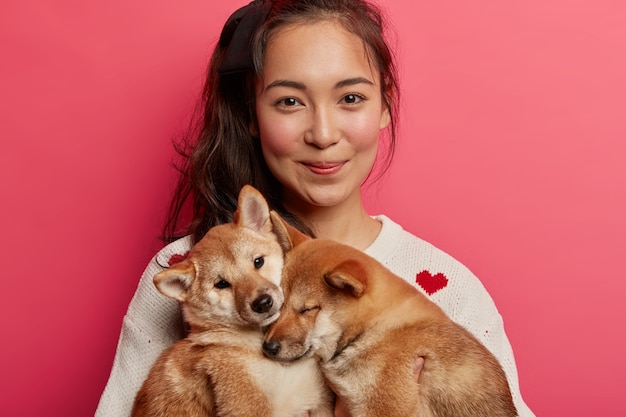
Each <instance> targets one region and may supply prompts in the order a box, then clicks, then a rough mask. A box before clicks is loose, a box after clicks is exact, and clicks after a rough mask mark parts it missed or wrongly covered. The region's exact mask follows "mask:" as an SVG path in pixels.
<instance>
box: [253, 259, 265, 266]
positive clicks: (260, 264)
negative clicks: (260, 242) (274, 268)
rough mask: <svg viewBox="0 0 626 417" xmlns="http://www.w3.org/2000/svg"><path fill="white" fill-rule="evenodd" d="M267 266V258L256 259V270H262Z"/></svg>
mask: <svg viewBox="0 0 626 417" xmlns="http://www.w3.org/2000/svg"><path fill="white" fill-rule="evenodd" d="M264 264H265V258H264V257H262V256H259V257H256V258H254V267H255V268H256V269H259V268H261V267H262V266H263V265H264Z"/></svg>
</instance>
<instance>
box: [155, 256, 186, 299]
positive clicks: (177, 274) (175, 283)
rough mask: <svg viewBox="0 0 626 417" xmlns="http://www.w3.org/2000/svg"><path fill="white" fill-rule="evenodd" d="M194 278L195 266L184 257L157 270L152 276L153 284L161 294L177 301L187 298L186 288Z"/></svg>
mask: <svg viewBox="0 0 626 417" xmlns="http://www.w3.org/2000/svg"><path fill="white" fill-rule="evenodd" d="M195 278H196V267H195V266H194V264H193V262H192V261H190V260H189V259H186V260H184V261H182V262H179V263H177V264H175V265H173V266H172V267H170V268H169V269H166V270H165V271H163V272H159V273H158V274H156V275H155V276H154V278H153V281H154V285H156V287H157V289H158V290H159V291H160V292H161V294H163V295H165V296H168V297H170V298H173V299H174V300H178V301H185V300H186V299H187V290H189V287H191V283H192V282H193V280H194V279H195Z"/></svg>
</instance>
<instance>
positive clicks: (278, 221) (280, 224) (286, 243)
mask: <svg viewBox="0 0 626 417" xmlns="http://www.w3.org/2000/svg"><path fill="white" fill-rule="evenodd" d="M270 219H271V221H272V226H273V229H272V230H273V232H274V234H275V235H276V238H277V239H278V243H279V244H280V247H281V248H283V252H288V251H290V250H291V249H293V248H294V247H295V246H298V245H299V244H300V243H302V242H304V241H306V240H309V239H311V238H310V237H309V236H307V235H305V234H304V233H302V232H300V231H299V230H298V229H296V228H295V227H293V226H292V225H290V224H289V223H287V222H286V221H285V220H283V218H282V217H280V214H278V213H276V212H275V211H274V210H272V211H271V212H270Z"/></svg>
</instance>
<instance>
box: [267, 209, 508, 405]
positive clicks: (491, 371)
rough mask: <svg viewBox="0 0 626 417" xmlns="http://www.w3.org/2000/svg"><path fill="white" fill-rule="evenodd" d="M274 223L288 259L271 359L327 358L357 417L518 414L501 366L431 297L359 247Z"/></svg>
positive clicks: (333, 380) (270, 340)
mask: <svg viewBox="0 0 626 417" xmlns="http://www.w3.org/2000/svg"><path fill="white" fill-rule="evenodd" d="M273 221H274V223H275V230H276V232H277V235H278V237H279V241H281V243H282V245H284V246H285V248H286V249H287V250H288V251H287V252H286V255H285V265H284V268H283V279H282V283H281V286H282V288H283V292H284V295H285V302H284V304H283V307H282V311H281V313H280V316H279V318H278V319H277V320H276V321H275V322H274V323H273V324H272V325H270V327H269V329H268V331H267V333H266V335H265V341H264V344H263V348H264V351H265V353H266V354H267V355H268V356H269V357H271V358H274V359H277V360H279V361H282V362H285V363H288V362H292V361H298V360H302V358H307V357H316V358H318V359H319V361H320V363H321V367H322V372H323V373H324V376H325V377H326V379H327V380H328V381H329V383H330V384H331V385H332V387H333V389H334V390H335V392H336V393H337V395H339V396H340V397H341V398H342V400H343V401H344V402H345V404H346V406H347V409H348V410H349V411H350V415H351V416H352V417H370V416H371V417H381V416H385V417H408V416H419V417H513V416H516V415H517V412H516V409H515V406H514V404H513V399H512V396H511V392H510V390H509V386H508V383H507V380H506V375H505V373H504V371H503V370H502V368H501V366H500V364H499V363H498V361H497V360H496V358H495V357H494V356H493V355H492V354H491V353H490V352H489V351H488V350H487V349H486V348H485V347H484V346H483V345H482V344H481V343H480V342H479V341H478V340H477V339H476V338H475V337H474V336H472V335H471V334H470V333H469V332H468V331H466V330H465V329H464V328H462V327H461V326H459V325H457V324H455V323H454V322H452V321H451V320H450V319H449V318H448V317H447V316H446V314H445V313H444V312H443V311H442V310H441V309H440V308H439V307H438V306H437V305H435V304H434V303H433V302H432V301H430V300H429V299H428V298H426V296H424V295H423V294H421V293H420V292H419V291H418V290H417V289H415V288H413V287H412V286H411V285H410V284H409V283H407V282H405V281H404V280H402V279H401V278H400V277H397V276H395V275H393V274H392V273H391V272H390V271H389V270H387V269H386V268H385V267H384V266H383V265H381V264H380V263H378V262H377V261H376V260H374V259H372V258H371V257H369V256H368V255H366V254H364V253H363V252H361V251H359V250H357V249H354V248H352V247H349V246H346V245H342V244H339V243H336V242H332V241H329V240H321V239H310V238H308V237H307V236H304V235H303V234H301V233H299V232H298V231H297V230H295V229H294V228H292V227H291V226H288V225H287V224H286V223H281V222H280V219H279V218H278V219H275V220H273ZM280 225H282V227H280ZM418 357H422V358H424V362H423V366H422V368H421V372H420V374H419V380H416V378H415V374H414V371H415V369H414V364H415V363H416V362H415V361H416V358H418Z"/></svg>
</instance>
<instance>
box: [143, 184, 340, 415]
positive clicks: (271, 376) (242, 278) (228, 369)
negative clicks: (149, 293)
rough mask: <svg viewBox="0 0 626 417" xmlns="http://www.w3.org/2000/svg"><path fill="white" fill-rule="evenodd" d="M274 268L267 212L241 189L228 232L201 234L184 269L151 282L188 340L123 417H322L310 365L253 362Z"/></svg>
mask: <svg viewBox="0 0 626 417" xmlns="http://www.w3.org/2000/svg"><path fill="white" fill-rule="evenodd" d="M282 266H283V251H282V249H281V246H280V245H279V244H278V242H277V240H276V237H275V235H274V234H273V233H272V223H271V220H270V213H269V209H268V206H267V203H266V201H265V200H264V199H263V197H262V196H261V194H260V193H259V192H258V191H257V190H255V189H254V188H252V187H250V186H246V187H244V188H243V189H242V191H241V193H240V195H239V200H238V209H237V212H236V213H235V220H234V221H233V222H232V223H228V224H224V225H220V226H216V227H214V228H212V229H211V230H209V232H208V233H207V234H206V235H205V236H204V237H203V238H202V239H201V240H200V241H199V242H198V243H197V244H196V245H195V246H194V247H193V248H192V249H191V251H190V253H189V256H188V257H187V259H186V260H184V261H183V262H180V263H178V264H176V265H174V266H172V267H171V268H169V269H167V270H165V271H163V272H161V273H159V274H157V275H156V276H155V277H154V283H155V285H156V286H157V288H158V290H159V291H160V292H162V293H163V294H164V295H166V296H168V297H171V298H174V299H176V300H178V301H180V302H181V303H182V309H183V313H184V316H185V320H186V321H187V323H188V324H189V326H190V332H189V335H188V336H187V337H186V338H185V339H183V340H180V341H178V342H177V343H175V344H174V345H173V346H172V347H171V348H170V349H168V350H166V351H165V352H164V353H163V354H162V355H161V356H160V357H159V359H158V360H157V362H156V363H155V365H154V366H153V368H152V369H151V371H150V374H149V376H148V378H147V379H146V381H145V383H144V384H143V386H142V388H141V390H140V391H139V392H138V394H137V396H136V399H135V404H134V408H133V412H132V416H134V417H144V416H151V417H155V416H163V417H165V416H168V417H172V416H185V417H206V416H220V417H227V416H232V417H253V416H254V417H258V416H274V417H278V416H280V417H301V416H302V415H303V414H304V413H305V412H307V411H308V412H310V415H311V416H319V417H330V416H332V415H333V414H332V396H331V395H329V391H328V389H327V388H326V386H325V385H324V381H323V378H322V376H321V374H320V371H319V367H318V366H317V363H316V361H315V360H314V359H308V360H304V361H298V362H296V363H293V364H292V365H285V364H281V363H278V362H275V361H272V360H269V359H267V358H266V357H265V356H264V355H263V352H262V349H261V348H262V342H263V333H262V327H263V326H266V325H267V324H269V323H271V322H272V321H273V320H275V319H276V317H277V316H278V314H279V310H280V307H281V305H282V302H283V295H282V292H281V290H280V287H279V285H280V280H281V271H282ZM268 297H269V298H268Z"/></svg>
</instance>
